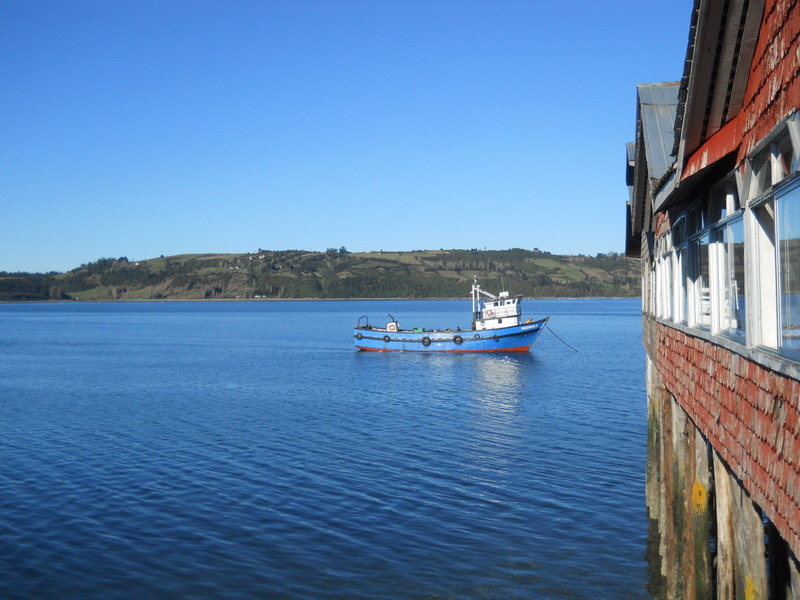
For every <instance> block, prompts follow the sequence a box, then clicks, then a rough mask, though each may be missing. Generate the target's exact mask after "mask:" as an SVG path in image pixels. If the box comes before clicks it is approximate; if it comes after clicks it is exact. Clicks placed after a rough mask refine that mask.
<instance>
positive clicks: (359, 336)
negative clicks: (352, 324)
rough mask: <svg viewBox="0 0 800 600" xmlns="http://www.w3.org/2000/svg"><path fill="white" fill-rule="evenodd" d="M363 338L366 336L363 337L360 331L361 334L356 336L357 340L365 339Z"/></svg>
mask: <svg viewBox="0 0 800 600" xmlns="http://www.w3.org/2000/svg"><path fill="white" fill-rule="evenodd" d="M363 337H364V336H363V335H361V332H360V331H359V332H358V333H357V334H356V339H357V340H360V339H361V338H363Z"/></svg>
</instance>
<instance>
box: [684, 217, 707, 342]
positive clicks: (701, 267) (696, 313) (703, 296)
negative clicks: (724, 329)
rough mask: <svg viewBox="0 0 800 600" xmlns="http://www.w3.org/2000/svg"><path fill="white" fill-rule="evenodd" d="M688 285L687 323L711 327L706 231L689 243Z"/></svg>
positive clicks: (705, 327)
mask: <svg viewBox="0 0 800 600" xmlns="http://www.w3.org/2000/svg"><path fill="white" fill-rule="evenodd" d="M689 251H690V255H691V259H690V260H691V269H690V275H689V279H690V287H689V290H688V296H689V301H688V306H689V313H690V314H689V324H690V325H692V326H694V327H702V328H704V329H709V328H710V327H711V280H710V277H709V259H708V232H706V231H704V232H702V233H701V234H699V235H697V236H695V237H694V238H693V239H692V240H691V242H690V244H689Z"/></svg>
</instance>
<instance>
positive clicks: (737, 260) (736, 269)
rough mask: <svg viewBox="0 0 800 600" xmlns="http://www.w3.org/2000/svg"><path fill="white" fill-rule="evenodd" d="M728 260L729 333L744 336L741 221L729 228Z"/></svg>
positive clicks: (742, 228)
mask: <svg viewBox="0 0 800 600" xmlns="http://www.w3.org/2000/svg"><path fill="white" fill-rule="evenodd" d="M727 229H728V238H729V239H728V259H729V266H728V269H729V274H730V282H729V286H728V302H729V304H730V315H731V318H730V322H729V323H728V325H729V331H730V332H731V333H734V334H737V335H744V330H745V304H744V221H743V220H742V219H739V220H738V221H734V222H733V223H731V224H730V225H729V226H728V227H727Z"/></svg>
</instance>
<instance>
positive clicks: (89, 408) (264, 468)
mask: <svg viewBox="0 0 800 600" xmlns="http://www.w3.org/2000/svg"><path fill="white" fill-rule="evenodd" d="M639 306H640V304H639V301H638V300H560V301H526V304H525V305H524V307H523V308H524V309H525V310H526V316H532V317H534V318H538V317H542V316H545V315H547V314H549V315H551V317H552V319H551V321H550V327H551V328H552V330H553V331H554V332H555V333H557V334H558V336H559V337H560V338H562V339H563V340H564V341H565V342H567V343H568V344H569V345H571V346H572V347H574V350H573V349H570V348H569V347H567V346H566V345H565V344H564V343H562V342H561V341H560V340H559V339H557V338H556V337H555V336H554V335H552V333H551V332H549V331H545V332H543V333H542V335H541V336H540V337H539V339H538V340H537V342H536V343H535V344H534V347H533V350H532V352H531V353H530V354H527V355H520V356H513V355H506V356H499V355H476V354H470V355H466V354H464V355H455V354H441V355H426V354H381V353H360V352H356V351H354V349H353V346H352V338H351V337H350V335H351V333H352V326H353V325H354V324H355V321H356V319H357V318H358V317H359V316H361V315H363V314H369V316H370V321H371V322H373V323H375V324H378V323H381V322H382V320H383V319H384V318H386V315H387V313H391V314H393V315H394V316H395V317H397V319H398V320H399V321H400V323H401V325H402V326H403V327H413V326H425V327H431V328H433V327H440V328H445V327H455V326H457V325H458V326H461V327H462V328H464V327H467V326H468V325H469V314H470V310H471V309H470V303H469V301H468V300H466V301H343V302H324V301H319V302H317V301H312V302H219V303H208V302H205V303H200V302H196V303H191V302H186V303H184V302H163V303H50V304H5V305H0V419H1V420H2V423H3V430H4V431H3V436H2V438H0V515H2V516H1V517H0V556H3V560H2V561H0V597H2V598H61V599H70V598H104V599H106V598H108V599H114V598H120V599H127V598H143V597H147V598H165V599H166V598H171V599H172V598H586V599H589V598H592V599H594V598H614V599H618V598H646V597H647V594H646V591H645V585H646V583H647V577H648V575H647V570H646V563H645V561H644V555H645V550H646V543H647V519H646V517H645V508H644V462H645V444H646V408H645V390H644V353H643V350H642V346H641V320H640V310H639Z"/></svg>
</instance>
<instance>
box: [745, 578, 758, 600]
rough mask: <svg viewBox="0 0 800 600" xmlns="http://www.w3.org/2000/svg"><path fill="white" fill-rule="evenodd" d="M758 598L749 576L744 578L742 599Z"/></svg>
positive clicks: (752, 599) (753, 599) (751, 599)
mask: <svg viewBox="0 0 800 600" xmlns="http://www.w3.org/2000/svg"><path fill="white" fill-rule="evenodd" d="M757 598H758V590H756V586H755V584H754V583H753V580H752V579H750V578H749V577H745V578H744V600H756V599H757Z"/></svg>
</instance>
